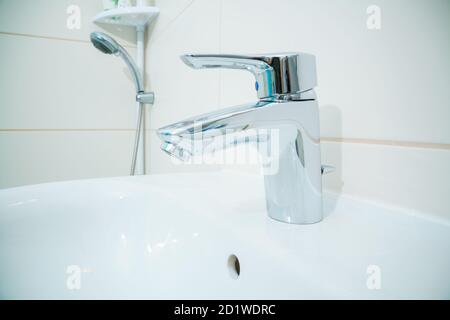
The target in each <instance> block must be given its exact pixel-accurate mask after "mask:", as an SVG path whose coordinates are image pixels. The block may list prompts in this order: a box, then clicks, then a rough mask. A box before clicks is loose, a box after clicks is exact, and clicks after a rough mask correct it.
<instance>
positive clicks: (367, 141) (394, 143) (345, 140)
mask: <svg viewBox="0 0 450 320" xmlns="http://www.w3.org/2000/svg"><path fill="white" fill-rule="evenodd" d="M135 131H136V130H135V129H126V128H122V129H121V128H116V129H115V128H99V129H96V128H83V129H76V128H72V129H70V128H69V129H39V128H26V129H0V133H8V132H10V133H21V132H135ZM145 131H146V132H147V133H149V132H156V131H157V129H151V128H150V129H146V130H145ZM320 140H321V141H322V142H332V143H353V144H367V145H381V146H392V147H405V148H423V149H440V150H450V144H446V143H434V142H413V141H394V140H381V139H362V138H361V139H360V138H336V137H321V138H320Z"/></svg>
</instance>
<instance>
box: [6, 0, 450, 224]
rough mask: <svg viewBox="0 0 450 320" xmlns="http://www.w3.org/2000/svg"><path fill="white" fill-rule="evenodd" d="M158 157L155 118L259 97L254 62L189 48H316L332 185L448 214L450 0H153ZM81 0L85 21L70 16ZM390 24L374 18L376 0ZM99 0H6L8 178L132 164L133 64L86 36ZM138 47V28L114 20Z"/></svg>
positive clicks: (108, 170)
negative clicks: (210, 56)
mask: <svg viewBox="0 0 450 320" xmlns="http://www.w3.org/2000/svg"><path fill="white" fill-rule="evenodd" d="M154 2H155V4H156V6H158V7H159V8H160V10H161V14H160V16H159V17H158V19H157V22H156V24H154V25H153V26H152V27H151V32H149V37H148V43H147V75H146V80H147V87H148V88H149V89H151V90H154V91H155V92H156V94H157V98H156V103H155V105H154V106H153V107H152V108H151V110H150V112H148V114H147V116H148V119H147V124H148V128H149V130H148V132H147V142H148V157H147V160H148V163H147V167H148V168H149V171H150V172H152V173H161V172H174V171H192V170H211V169H217V168H216V167H213V168H211V167H205V166H186V165H184V166H175V165H174V164H173V163H172V162H171V161H170V160H169V159H168V158H167V156H166V155H164V154H163V153H162V152H160V151H159V144H158V141H157V138H156V137H155V134H154V130H155V129H157V128H159V127H160V126H162V125H166V124H169V123H171V122H175V121H179V120H181V119H183V118H184V117H187V116H192V115H196V114H199V113H203V112H208V111H212V110H215V109H218V108H223V107H226V106H229V105H234V104H240V103H245V102H249V101H253V100H255V98H256V96H255V93H254V90H253V79H252V76H251V75H250V74H249V73H245V72H239V71H230V70H191V69H189V68H188V67H186V66H185V65H184V64H183V63H182V62H181V61H180V59H179V55H181V54H183V53H187V52H197V53H208V52H212V53H217V52H218V53H264V52H277V51H304V52H309V53H313V54H315V55H316V57H317V67H318V79H319V87H318V88H317V93H318V96H319V103H320V110H321V130H322V142H323V143H322V156H323V162H324V163H328V164H332V165H335V166H336V167H337V171H336V173H334V174H332V175H329V176H327V177H326V178H325V179H324V181H325V187H326V188H327V189H330V190H333V191H336V192H342V193H347V194H351V195H354V196H357V197H363V198H368V199H372V200H376V201H382V202H385V203H387V204H391V205H395V206H402V207H407V208H412V209H415V210H420V211H426V212H429V213H431V214H435V215H440V216H446V217H450V198H449V197H448V190H449V189H450V182H449V181H450V170H449V169H448V164H449V163H450V128H449V126H448V119H450V109H449V107H450V105H449V101H450V93H449V90H448V88H449V87H450V75H449V74H450V73H449V71H450V62H449V59H448V57H449V56H450V40H449V39H450V37H449V30H450V19H449V18H450V2H449V1H448V0H430V1H423V0H389V1H388V0H377V1H369V0H277V1H268V0H155V1H154ZM69 4H78V5H79V6H80V7H81V9H82V19H83V20H82V28H81V30H79V31H77V30H75V31H74V30H68V29H67V28H66V18H67V14H66V13H65V10H66V8H67V6H68V5H69ZM372 4H375V5H378V6H379V7H380V9H381V19H382V20H381V30H376V31H375V30H369V29H367V26H366V20H367V18H368V15H367V13H366V9H367V7H368V6H369V5H372ZM100 10H101V1H100V0H98V1H97V0H73V1H65V0H64V1H52V0H39V1H27V0H19V1H17V0H14V1H13V0H0V55H1V59H0V70H1V76H0V93H1V94H0V108H1V109H0V152H1V157H0V187H9V186H16V185H22V184H29V183H37V182H44V181H55V180H64V179H75V178H87V177H101V176H114V175H126V174H127V173H128V168H129V162H130V155H131V148H132V140H133V134H134V132H133V128H134V125H135V124H134V120H135V110H134V103H133V99H134V92H133V91H134V89H133V86H132V83H131V81H130V79H129V78H127V76H126V75H127V74H126V70H125V67H124V66H123V64H122V63H121V62H120V61H118V60H117V59H116V58H114V57H107V56H104V55H102V54H101V53H99V52H97V51H96V50H95V49H93V48H92V46H91V45H90V43H89V42H88V34H89V32H91V31H92V30H98V29H101V28H99V27H96V26H94V25H93V24H92V23H90V19H91V18H92V17H93V16H94V15H95V14H96V13H97V12H99V11H100ZM108 31H111V32H112V34H113V36H114V37H116V38H118V39H119V41H120V42H121V43H122V44H125V45H128V47H127V48H128V49H129V50H130V51H131V53H132V54H134V34H133V32H132V31H131V30H121V31H120V32H119V31H118V30H113V29H109V30H108Z"/></svg>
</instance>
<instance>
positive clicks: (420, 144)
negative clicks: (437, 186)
mask: <svg viewBox="0 0 450 320" xmlns="http://www.w3.org/2000/svg"><path fill="white" fill-rule="evenodd" d="M320 140H321V141H322V142H333V143H353V144H367V145H381V146H391V147H404V148H422V149H440V150H450V144H446V143H434V142H414V141H395V140H381V139H362V138H361V139H360V138H334V137H321V138H320Z"/></svg>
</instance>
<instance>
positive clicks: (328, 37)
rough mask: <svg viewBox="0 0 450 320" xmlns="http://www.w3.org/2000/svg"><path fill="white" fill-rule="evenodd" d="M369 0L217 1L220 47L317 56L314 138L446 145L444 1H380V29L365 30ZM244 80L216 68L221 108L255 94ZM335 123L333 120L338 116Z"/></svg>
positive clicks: (448, 76)
mask: <svg viewBox="0 0 450 320" xmlns="http://www.w3.org/2000/svg"><path fill="white" fill-rule="evenodd" d="M372 4H373V2H372V1H370V0H357V1H356V0H315V1H310V0H280V1H276V3H275V2H274V1H271V0H248V1H241V0H227V1H223V4H222V7H223V11H222V27H221V35H222V42H221V50H222V52H223V53H264V52H280V51H281V52H286V51H301V52H309V53H313V54H315V55H316V57H317V70H318V80H319V87H318V89H317V92H318V94H319V102H320V104H321V105H322V106H326V107H328V106H331V107H333V108H335V109H337V111H339V113H336V114H337V115H338V117H339V119H334V118H333V117H329V115H325V117H322V121H321V124H322V135H323V136H329V137H346V138H369V139H385V140H400V141H419V142H434V143H450V126H448V124H447V122H448V119H450V108H448V101H449V100H450V91H449V90H448V87H449V86H450V72H448V70H450V60H449V59H448V57H449V56H450V38H449V37H448V30H449V29H450V2H448V1H447V0H431V1H426V2H424V1H421V0H413V1H410V0H389V1H388V0H380V1H377V2H376V4H377V5H378V6H379V7H380V9H381V17H382V20H381V30H378V31H375V30H368V29H367V27H366V21H367V18H368V15H367V13H366V10H367V8H368V6H369V5H372ZM255 97H256V95H255V93H254V86H253V79H252V77H251V76H250V75H248V74H245V73H243V72H240V71H223V72H222V78H221V93H220V99H221V101H220V104H221V106H228V105H233V104H239V103H242V102H247V101H249V100H254V99H255ZM339 121H340V122H339Z"/></svg>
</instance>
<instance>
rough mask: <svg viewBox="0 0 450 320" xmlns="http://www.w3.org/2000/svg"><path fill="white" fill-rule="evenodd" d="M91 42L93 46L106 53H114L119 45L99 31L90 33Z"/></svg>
mask: <svg viewBox="0 0 450 320" xmlns="http://www.w3.org/2000/svg"><path fill="white" fill-rule="evenodd" d="M91 42H92V44H93V45H94V47H96V48H97V49H98V50H100V51H101V52H103V53H106V54H116V53H117V52H118V51H119V47H120V45H119V44H118V43H117V41H116V40H114V39H113V38H111V37H110V36H108V35H106V34H104V33H100V32H92V33H91Z"/></svg>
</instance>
